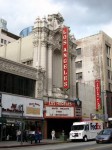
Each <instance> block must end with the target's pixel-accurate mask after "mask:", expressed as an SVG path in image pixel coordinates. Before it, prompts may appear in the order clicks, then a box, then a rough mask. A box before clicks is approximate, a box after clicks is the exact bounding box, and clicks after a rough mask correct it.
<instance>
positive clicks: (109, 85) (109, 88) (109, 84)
mask: <svg viewBox="0 0 112 150" xmlns="http://www.w3.org/2000/svg"><path fill="white" fill-rule="evenodd" d="M108 90H109V91H111V83H108Z"/></svg>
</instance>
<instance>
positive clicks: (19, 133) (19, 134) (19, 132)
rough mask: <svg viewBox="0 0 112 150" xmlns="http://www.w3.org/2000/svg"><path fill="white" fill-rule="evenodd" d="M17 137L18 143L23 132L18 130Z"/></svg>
mask: <svg viewBox="0 0 112 150" xmlns="http://www.w3.org/2000/svg"><path fill="white" fill-rule="evenodd" d="M16 137H17V141H18V142H19V141H20V139H21V131H20V130H17V133H16Z"/></svg>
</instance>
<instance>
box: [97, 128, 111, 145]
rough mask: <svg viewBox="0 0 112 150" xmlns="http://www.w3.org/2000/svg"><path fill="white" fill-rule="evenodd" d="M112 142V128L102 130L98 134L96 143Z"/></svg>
mask: <svg viewBox="0 0 112 150" xmlns="http://www.w3.org/2000/svg"><path fill="white" fill-rule="evenodd" d="M107 142H112V128H107V129H103V130H101V131H100V132H99V133H98V135H97V136H96V143H107Z"/></svg>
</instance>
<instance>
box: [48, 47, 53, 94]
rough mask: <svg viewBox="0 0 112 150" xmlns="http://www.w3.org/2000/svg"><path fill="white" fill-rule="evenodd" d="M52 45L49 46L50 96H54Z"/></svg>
mask: <svg viewBox="0 0 112 150" xmlns="http://www.w3.org/2000/svg"><path fill="white" fill-rule="evenodd" d="M52 64H53V62H52V45H50V44H49V46H48V96H52Z"/></svg>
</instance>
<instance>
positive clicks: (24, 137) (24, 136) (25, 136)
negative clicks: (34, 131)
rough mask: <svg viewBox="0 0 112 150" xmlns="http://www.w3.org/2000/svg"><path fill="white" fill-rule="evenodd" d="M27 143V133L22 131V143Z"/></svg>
mask: <svg viewBox="0 0 112 150" xmlns="http://www.w3.org/2000/svg"><path fill="white" fill-rule="evenodd" d="M24 141H25V142H27V131H26V130H24V131H23V142H24Z"/></svg>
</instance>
